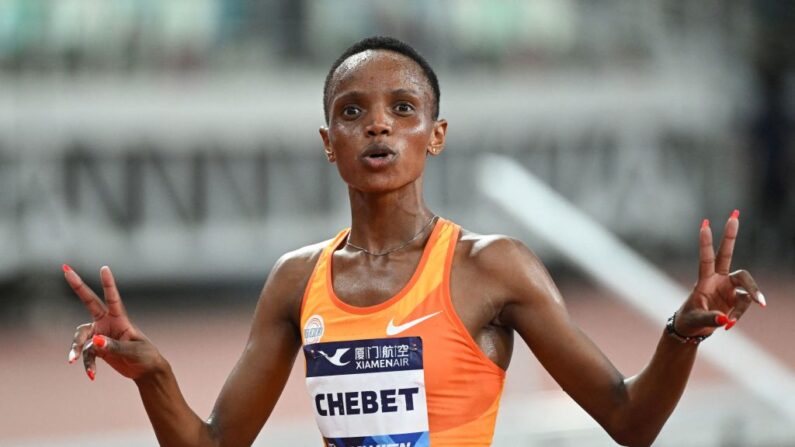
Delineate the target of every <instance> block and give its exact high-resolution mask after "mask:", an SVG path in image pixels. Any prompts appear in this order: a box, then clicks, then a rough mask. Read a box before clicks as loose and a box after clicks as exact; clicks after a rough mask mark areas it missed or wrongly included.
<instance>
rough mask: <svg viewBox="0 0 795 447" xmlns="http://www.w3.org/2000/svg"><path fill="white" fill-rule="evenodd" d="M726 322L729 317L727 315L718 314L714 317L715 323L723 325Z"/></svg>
mask: <svg viewBox="0 0 795 447" xmlns="http://www.w3.org/2000/svg"><path fill="white" fill-rule="evenodd" d="M728 322H729V317H727V316H726V315H718V316H717V317H715V323H717V324H719V325H721V326H723V325H724V324H726V323H728Z"/></svg>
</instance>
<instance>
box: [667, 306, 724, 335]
mask: <svg viewBox="0 0 795 447" xmlns="http://www.w3.org/2000/svg"><path fill="white" fill-rule="evenodd" d="M675 323H676V324H675V327H674V329H676V330H677V332H679V333H681V334H684V335H688V334H692V333H694V332H696V331H698V330H699V329H704V328H716V327H721V326H725V325H726V324H730V319H729V317H728V316H727V315H726V314H725V313H723V312H721V311H719V310H709V311H694V312H686V313H682V314H680V315H677V318H676V322H675Z"/></svg>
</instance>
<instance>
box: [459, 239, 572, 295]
mask: <svg viewBox="0 0 795 447" xmlns="http://www.w3.org/2000/svg"><path fill="white" fill-rule="evenodd" d="M454 269H457V270H458V271H459V272H460V273H464V275H460V276H459V277H469V278H470V280H471V281H477V282H479V283H482V284H489V285H490V287H489V289H490V292H491V293H493V294H494V295H496V296H498V297H500V298H501V300H500V301H502V303H503V304H510V303H514V302H525V303H533V302H538V301H539V300H541V301H552V302H559V300H560V298H559V294H558V292H557V288H556V287H555V285H554V282H553V281H552V278H551V277H550V276H549V273H548V272H547V269H546V267H545V266H544V264H543V263H542V262H541V260H540V259H539V258H538V256H536V254H535V253H533V251H532V250H531V249H530V248H529V247H528V246H527V245H526V244H525V243H524V242H522V241H520V240H518V239H516V238H513V237H510V236H505V235H500V234H477V233H473V232H470V231H466V230H463V229H462V231H461V235H460V236H459V240H458V245H457V246H456V257H455V260H454Z"/></svg>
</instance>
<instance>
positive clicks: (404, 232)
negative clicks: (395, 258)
mask: <svg viewBox="0 0 795 447" xmlns="http://www.w3.org/2000/svg"><path fill="white" fill-rule="evenodd" d="M348 196H349V198H350V202H351V232H350V234H349V235H348V241H350V242H351V243H354V244H356V245H357V246H360V247H364V248H366V249H367V250H369V251H373V252H381V251H384V250H388V249H390V248H393V247H396V246H398V245H400V244H402V243H405V242H406V241H408V240H410V239H411V238H412V237H414V236H416V235H417V233H418V232H421V231H422V230H423V227H425V226H426V225H427V224H428V221H429V220H430V219H431V218H432V217H433V213H432V212H431V211H430V210H429V209H428V207H427V206H426V205H425V200H424V199H423V197H422V179H419V180H417V181H416V182H412V183H410V184H408V185H406V186H404V187H402V188H400V189H398V190H395V191H389V192H387V193H365V192H362V191H357V190H354V189H352V188H349V189H348ZM420 239H422V240H424V238H420Z"/></svg>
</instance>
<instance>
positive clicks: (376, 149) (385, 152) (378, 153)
mask: <svg viewBox="0 0 795 447" xmlns="http://www.w3.org/2000/svg"><path fill="white" fill-rule="evenodd" d="M391 155H395V151H393V150H392V148H390V147H389V146H388V145H386V144H383V143H373V144H371V145H369V146H367V149H365V150H364V152H362V157H364V158H371V159H381V158H387V157H389V156H391Z"/></svg>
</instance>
